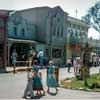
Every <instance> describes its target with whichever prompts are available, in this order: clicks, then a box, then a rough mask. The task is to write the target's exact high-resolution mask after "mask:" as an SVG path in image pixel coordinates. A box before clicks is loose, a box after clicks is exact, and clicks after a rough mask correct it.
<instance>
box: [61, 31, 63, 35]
mask: <svg viewBox="0 0 100 100" xmlns="http://www.w3.org/2000/svg"><path fill="white" fill-rule="evenodd" d="M61 37H63V29H61Z"/></svg>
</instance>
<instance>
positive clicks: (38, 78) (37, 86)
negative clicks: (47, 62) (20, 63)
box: [33, 60, 45, 96]
mask: <svg viewBox="0 0 100 100" xmlns="http://www.w3.org/2000/svg"><path fill="white" fill-rule="evenodd" d="M33 64H34V65H33V75H34V77H33V89H34V90H36V91H37V93H36V94H37V95H38V96H42V95H45V91H44V89H43V84H42V73H40V72H39V66H38V61H37V60H35V61H34V62H33ZM41 91H42V92H43V94H42V93H41Z"/></svg>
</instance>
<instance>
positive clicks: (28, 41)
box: [8, 38, 38, 44]
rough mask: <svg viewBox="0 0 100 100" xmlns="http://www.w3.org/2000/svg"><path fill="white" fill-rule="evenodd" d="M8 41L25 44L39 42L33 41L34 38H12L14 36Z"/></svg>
mask: <svg viewBox="0 0 100 100" xmlns="http://www.w3.org/2000/svg"><path fill="white" fill-rule="evenodd" d="M8 41H13V42H15V43H25V44H29V43H30V44H32V43H34V44H36V43H38V42H36V41H32V40H23V39H12V38H8Z"/></svg>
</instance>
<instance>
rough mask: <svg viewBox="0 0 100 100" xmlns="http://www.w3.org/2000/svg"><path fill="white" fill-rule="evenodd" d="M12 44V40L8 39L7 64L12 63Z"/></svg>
mask: <svg viewBox="0 0 100 100" xmlns="http://www.w3.org/2000/svg"><path fill="white" fill-rule="evenodd" d="M11 45H12V42H10V41H8V57H7V58H8V61H7V65H8V66H9V65H10V47H11Z"/></svg>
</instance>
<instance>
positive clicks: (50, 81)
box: [47, 61, 58, 93]
mask: <svg viewBox="0 0 100 100" xmlns="http://www.w3.org/2000/svg"><path fill="white" fill-rule="evenodd" d="M47 86H48V89H47V92H48V93H49V92H50V87H51V88H55V90H56V93H57V92H58V89H57V86H58V84H57V80H56V77H55V66H54V62H53V61H49V69H48V75H47Z"/></svg>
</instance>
